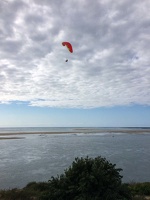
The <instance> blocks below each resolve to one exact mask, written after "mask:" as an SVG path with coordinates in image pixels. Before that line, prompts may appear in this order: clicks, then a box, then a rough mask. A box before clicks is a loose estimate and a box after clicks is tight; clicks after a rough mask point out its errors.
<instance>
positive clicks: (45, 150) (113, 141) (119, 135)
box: [0, 127, 150, 189]
mask: <svg viewBox="0 0 150 200" xmlns="http://www.w3.org/2000/svg"><path fill="white" fill-rule="evenodd" d="M18 133H21V134H18ZM29 133H30V134H29ZM49 133H51V134H49ZM55 133H57V134H55ZM10 138H12V139H10ZM86 156H89V157H96V156H102V157H105V158H106V159H107V160H109V161H110V162H112V163H113V164H116V168H122V169H123V171H122V172H121V175H123V179H122V180H123V182H132V181H133V182H146V181H148V182H150V129H149V128H68V127H67V128H49V127H44V128H42V127H40V128H39V127H28V128H0V189H8V188H15V187H17V188H22V187H24V186H25V185H26V184H27V183H29V182H32V181H37V182H39V181H48V180H49V179H50V178H51V176H57V174H59V175H60V174H61V173H63V172H64V170H65V169H66V168H68V167H69V166H70V165H71V164H72V162H73V161H74V159H75V157H86Z"/></svg>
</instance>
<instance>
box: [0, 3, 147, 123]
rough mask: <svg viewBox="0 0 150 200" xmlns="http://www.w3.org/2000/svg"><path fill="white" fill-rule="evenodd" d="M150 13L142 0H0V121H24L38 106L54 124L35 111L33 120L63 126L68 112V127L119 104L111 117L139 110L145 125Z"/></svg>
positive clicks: (94, 117) (94, 118) (107, 113)
mask: <svg viewBox="0 0 150 200" xmlns="http://www.w3.org/2000/svg"><path fill="white" fill-rule="evenodd" d="M149 11H150V1H147V0H142V1H141V0H133V1H131V0H120V1H114V0H93V1H90V0H57V1H56V0H1V1H0V120H1V123H0V126H5V125H6V126H7V125H10V126H11V125H13V123H14V125H16V126H17V125H18V126H19V125H27V124H29V123H25V121H26V120H27V118H29V116H31V115H32V116H33V118H34V119H36V118H35V116H36V117H37V116H40V115H41V112H42V115H43V116H45V119H46V117H47V118H49V117H50V116H49V115H48V113H51V118H50V119H51V120H52V121H53V123H50V121H47V123H45V124H44V122H42V118H41V117H39V120H38V119H36V121H37V122H38V123H39V125H40V123H41V125H46V126H48V125H50V126H51V125H54V126H55V125H56V121H57V122H59V123H57V125H58V126H59V125H60V126H61V125H62V126H63V125H64V126H67V122H64V123H63V122H62V119H63V118H66V119H67V121H68V119H69V118H71V116H72V118H71V119H72V121H73V120H74V122H75V123H73V122H72V123H70V125H73V126H74V125H77V126H78V125H83V126H84V125H88V118H87V115H88V116H89V115H91V116H92V117H93V118H92V119H93V121H94V120H96V119H97V117H98V116H97V112H100V113H103V112H105V115H106V116H105V118H106V119H105V120H108V119H109V116H111V117H112V116H113V113H114V116H115V114H116V112H119V111H118V109H119V110H120V112H119V113H120V115H119V114H118V118H116V120H119V118H120V116H121V115H122V114H123V110H124V109H126V110H127V111H130V112H131V113H130V115H127V113H125V115H127V116H128V117H126V118H125V119H127V118H128V119H129V118H130V117H129V116H131V114H133V113H134V114H133V115H132V118H133V117H135V116H136V114H135V113H136V112H135V111H136V110H138V113H139V116H140V115H141V116H142V117H141V119H140V118H139V121H138V122H140V120H143V125H146V126H150V122H148V117H150V50H149V49H150V12H149ZM63 41H69V42H70V43H71V44H72V46H73V51H74V52H73V53H70V52H69V51H68V49H67V48H66V47H64V46H62V42H63ZM66 59H68V62H65V60H66ZM115 108H116V110H115ZM18 109H20V110H21V111H20V115H19V114H17V110H18ZM132 109H133V110H132ZM109 111H110V113H109ZM87 112H89V113H87ZM91 112H92V113H91ZM140 112H142V113H144V112H146V113H147V114H145V115H144V114H143V115H142V114H140ZM25 113H26V114H25ZM31 113H32V114H31ZM56 113H58V115H57V114H56ZM66 113H67V114H66ZM77 113H78V114H77ZM76 114H77V116H76ZM8 115H9V116H10V115H11V116H12V117H11V119H10V122H9V123H7V122H6V120H7V119H8ZM60 115H61V116H62V117H61V119H60V120H58V116H60ZM81 115H82V117H81V118H82V119H83V120H81V121H82V122H81V124H80V123H79V121H80V120H79V118H80V116H81ZM100 115H101V117H102V116H104V115H102V114H100ZM4 116H5V117H4ZM25 116H26V117H27V118H25ZM75 116H76V118H75ZM143 116H145V118H143ZM20 117H21V119H20ZM67 117H68V118H67ZM4 118H5V119H6V120H4ZM33 118H32V119H33ZM54 118H56V119H55V120H54ZM77 118H78V120H79V121H78V120H77ZM86 118H87V120H85V121H86V122H84V119H86ZM89 118H90V117H89ZM12 119H15V121H14V120H12ZM18 119H19V120H21V121H20V122H19V123H17V120H18ZM32 119H31V120H32ZM43 119H44V117H43ZM92 119H90V121H91V120H92ZM149 119H150V118H149ZM144 120H147V121H145V122H144ZM11 121H12V122H11ZM108 121H109V120H108ZM149 121H150V120H149ZM100 122H102V119H101V121H97V123H95V124H94V123H93V125H96V126H98V125H100V126H101V125H105V123H104V121H103V123H100ZM38 123H35V125H38ZM30 125H32V123H31V124H30ZM68 125H69V123H68ZM90 125H92V123H91V124H90ZM107 125H108V126H109V125H112V124H111V123H110V124H109V123H108V124H107ZM118 125H119V124H118ZM120 125H121V123H120ZM122 125H123V124H122ZM126 125H131V126H132V125H136V126H137V125H138V124H136V123H133V124H132V123H131V124H130V123H126Z"/></svg>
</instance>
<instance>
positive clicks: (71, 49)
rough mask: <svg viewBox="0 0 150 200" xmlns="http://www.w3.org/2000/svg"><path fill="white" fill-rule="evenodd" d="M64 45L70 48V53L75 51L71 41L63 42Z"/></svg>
mask: <svg viewBox="0 0 150 200" xmlns="http://www.w3.org/2000/svg"><path fill="white" fill-rule="evenodd" d="M62 45H63V46H66V47H67V48H68V50H69V51H70V53H73V48H72V45H71V44H70V43H69V42H62Z"/></svg>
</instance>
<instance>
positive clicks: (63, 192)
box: [41, 156, 131, 200]
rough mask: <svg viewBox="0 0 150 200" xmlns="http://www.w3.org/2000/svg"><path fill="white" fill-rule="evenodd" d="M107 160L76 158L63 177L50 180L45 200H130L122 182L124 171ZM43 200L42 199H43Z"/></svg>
mask: <svg viewBox="0 0 150 200" xmlns="http://www.w3.org/2000/svg"><path fill="white" fill-rule="evenodd" d="M115 167H116V165H115V164H111V163H110V162H108V161H107V160H106V159H105V158H102V157H100V156H99V157H96V158H88V157H86V158H75V161H74V162H73V163H72V165H71V166H70V167H69V168H68V169H66V170H65V172H64V174H61V175H60V176H57V177H55V178H54V177H52V178H51V179H50V180H49V194H48V196H47V197H46V196H45V197H43V200H48V199H50V200H56V199H57V200H68V199H69V200H99V199H101V200H106V199H107V200H119V199H120V200H128V199H131V195H130V191H129V190H128V188H127V187H126V185H123V184H122V182H121V179H122V176H121V175H120V171H121V169H116V168H115ZM41 199H42V198H41Z"/></svg>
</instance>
